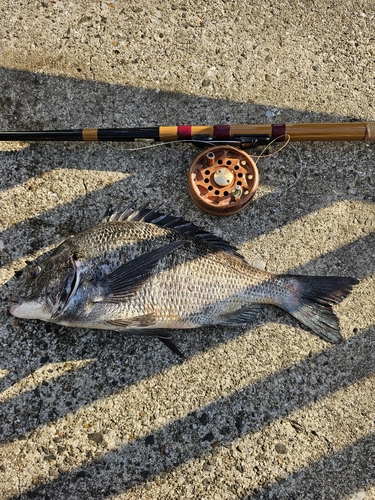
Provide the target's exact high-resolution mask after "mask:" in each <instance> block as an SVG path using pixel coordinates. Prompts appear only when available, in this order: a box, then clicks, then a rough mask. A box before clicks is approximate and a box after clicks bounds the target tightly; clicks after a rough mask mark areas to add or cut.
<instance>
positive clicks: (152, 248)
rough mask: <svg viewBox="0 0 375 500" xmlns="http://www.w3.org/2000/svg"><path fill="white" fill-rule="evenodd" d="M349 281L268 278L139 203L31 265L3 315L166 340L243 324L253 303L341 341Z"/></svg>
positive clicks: (205, 236)
mask: <svg viewBox="0 0 375 500" xmlns="http://www.w3.org/2000/svg"><path fill="white" fill-rule="evenodd" d="M357 282H358V280H356V279H355V278H343V277H321V276H314V277H313V276H293V275H274V274H271V273H268V272H265V271H262V270H260V269H257V268H254V267H252V266H250V265H249V263H247V262H246V260H245V259H244V258H243V257H242V256H241V255H240V254H239V253H238V251H237V250H236V248H235V247H233V246H232V245H231V244H230V243H228V242H226V241H224V240H222V239H221V238H219V237H217V236H215V235H213V234H211V233H208V232H206V231H204V230H203V229H202V228H200V227H198V226H196V225H195V224H192V223H189V222H186V221H185V220H184V219H182V218H180V217H178V218H177V217H173V216H171V215H164V214H161V213H159V212H158V211H156V210H152V209H148V208H147V207H142V208H141V209H139V210H133V209H132V208H129V209H127V210H126V211H124V212H120V211H116V212H113V213H110V212H108V213H107V215H106V216H105V218H104V219H103V221H101V222H100V223H99V224H98V225H96V226H94V227H92V228H90V229H87V230H85V231H82V232H81V233H78V234H77V235H75V236H70V237H68V238H67V239H66V240H64V241H63V242H62V243H61V244H60V245H59V246H58V247H57V248H56V249H55V250H54V251H53V252H52V253H51V254H50V255H49V256H47V257H44V258H43V259H41V260H40V261H37V262H35V263H34V264H33V265H32V266H31V268H30V270H29V272H28V276H27V278H26V280H25V282H24V283H23V285H22V286H21V288H20V290H19V291H18V293H17V294H16V295H15V296H13V297H12V299H11V300H12V302H13V305H12V306H11V308H10V312H11V314H13V315H14V316H16V317H19V318H25V319H40V320H44V321H50V322H53V323H57V324H61V325H65V326H71V327H80V328H97V329H110V330H115V331H128V332H129V333H132V334H139V335H151V336H155V337H158V338H160V339H162V340H163V341H164V342H165V343H167V345H168V346H169V347H171V348H172V349H173V350H174V351H175V352H178V353H179V351H178V349H177V347H175V346H174V344H173V343H172V341H168V340H167V339H170V337H171V334H172V331H173V329H190V328H198V327H201V326H205V325H226V326H232V325H245V324H247V323H249V322H251V320H252V319H253V317H254V315H255V314H256V313H257V311H258V308H259V306H260V305H261V304H274V305H276V306H278V307H281V308H282V309H284V310H286V311H288V312H289V313H290V314H292V315H293V316H294V317H296V318H297V319H299V320H300V321H301V322H302V323H304V324H305V325H306V326H308V327H309V328H310V329H311V330H312V331H313V332H314V333H316V334H317V335H319V336H320V337H322V338H324V339H325V340H328V341H330V342H339V341H340V340H341V335H340V328H339V323H338V319H337V317H336V315H335V313H334V312H333V310H332V305H334V304H336V303H338V302H340V301H341V300H342V299H343V298H345V297H346V296H347V295H348V293H349V292H350V291H351V289H352V287H353V286H354V285H355V284H356V283H357Z"/></svg>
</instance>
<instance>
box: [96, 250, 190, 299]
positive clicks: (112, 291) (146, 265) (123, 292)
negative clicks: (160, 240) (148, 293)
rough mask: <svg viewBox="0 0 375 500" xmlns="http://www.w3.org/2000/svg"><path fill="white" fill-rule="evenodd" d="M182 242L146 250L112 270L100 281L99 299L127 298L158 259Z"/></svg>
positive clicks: (143, 279) (145, 278) (142, 281)
mask: <svg viewBox="0 0 375 500" xmlns="http://www.w3.org/2000/svg"><path fill="white" fill-rule="evenodd" d="M183 244H184V241H173V242H172V243H168V244H167V245H164V246H163V247H160V248H157V249H155V250H152V251H151V252H146V253H144V254H143V255H141V256H140V257H137V258H136V259H133V260H132V261H130V262H126V263H125V264H123V265H122V266H120V267H118V268H117V269H115V270H114V271H112V272H111V273H110V274H108V275H107V276H106V277H105V278H104V279H103V280H102V282H101V286H102V288H103V290H104V297H103V298H102V299H101V301H102V302H123V301H124V300H126V299H128V298H129V297H130V296H131V295H132V294H134V293H135V292H136V291H137V289H138V288H139V286H140V285H141V284H142V283H144V282H145V281H146V280H147V278H149V277H150V275H151V274H152V272H153V270H154V268H155V266H156V264H157V263H158V262H159V260H160V259H162V258H163V257H165V256H167V255H169V254H170V253H172V252H173V251H174V250H176V248H178V247H180V246H181V245H183Z"/></svg>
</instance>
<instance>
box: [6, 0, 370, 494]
mask: <svg viewBox="0 0 375 500" xmlns="http://www.w3.org/2000/svg"><path fill="white" fill-rule="evenodd" d="M0 6H1V13H2V14H1V25H0V35H1V36H0V129H2V130H22V129H34V130H38V129H63V128H81V127H120V126H124V127H132V126H148V125H150V126H152V125H158V124H160V125H174V124H213V123H256V122H260V123H270V122H286V123H293V122H310V121H317V122H318V121H324V122H328V121H347V120H360V121H364V120H368V121H371V120H372V121H375V108H374V96H375V80H374V77H375V63H374V60H375V35H374V34H375V7H374V2H373V1H372V0H367V1H346V2H343V1H340V0H315V1H308V0H305V1H296V0H290V1H289V2H287V1H278V2H276V1H274V0H265V1H260V0H255V1H254V2H246V1H244V0H242V1H220V0H214V1H210V2H204V1H202V0H197V1H196V2H191V1H187V2H186V1H184V2H182V1H180V0H175V1H174V2H170V1H169V0H166V1H160V0H154V1H150V0H137V1H134V0H130V1H127V2H125V1H116V0H113V1H101V2H95V1H94V2H88V1H85V0H75V1H66V2H63V1H60V0H52V1H51V0H45V1H40V0H23V1H22V0H21V1H20V2H13V1H10V0H0ZM136 147H139V146H136ZM196 154H197V150H196V149H194V148H193V147H192V146H188V145H178V144H173V145H171V146H170V147H166V146H161V147H156V148H153V149H139V150H136V151H134V150H131V146H130V145H126V144H114V143H100V144H99V143H95V144H93V143H28V144H26V143H2V144H0V169H1V178H0V179H1V180H0V186H1V190H0V203H1V210H0V225H1V234H0V240H1V241H0V259H1V268H0V279H1V309H0V316H1V319H0V321H1V323H0V342H1V350H0V375H1V380H0V384H1V391H2V392H1V395H0V432H1V445H0V457H1V464H0V497H1V498H2V499H9V500H10V499H15V498H20V499H27V498H37V499H90V498H95V499H96V498H97V499H109V498H111V499H112V498H113V499H116V500H117V499H123V500H125V499H129V500H130V499H140V498H141V499H145V500H146V499H147V500H148V499H150V500H151V499H210V500H213V499H215V500H216V499H217V500H219V499H220V500H221V499H229V500H232V499H243V500H244V499H247V500H250V499H251V500H255V499H271V498H272V499H311V500H312V499H351V500H369V499H374V498H375V451H374V450H375V401H374V382H375V364H374V363H375V311H374V299H373V297H374V284H375V259H374V257H375V250H374V243H375V165H374V163H375V145H374V143H373V144H370V143H360V142H358V143H343V142H336V143H317V142H316V143H294V144H293V145H292V144H289V145H288V146H287V147H286V148H285V149H284V150H283V151H282V152H280V153H279V154H277V155H275V156H272V157H268V158H264V159H261V160H259V162H258V167H259V170H260V175H261V182H260V188H259V190H258V192H257V195H256V197H255V199H254V201H253V203H252V205H251V206H249V207H248V208H247V209H246V210H244V211H242V212H240V213H239V214H237V215H234V216H231V217H228V218H216V217H214V216H210V215H206V214H204V213H203V212H200V211H199V210H198V209H197V208H196V207H195V205H194V204H193V203H192V202H191V200H190V198H189V195H188V191H187V181H186V176H187V170H188V167H189V164H190V162H191V161H192V160H193V158H194V156H195V155H196ZM134 199H137V200H138V201H139V203H140V204H141V203H143V202H145V201H150V202H151V203H152V204H155V205H156V204H162V208H163V209H164V210H166V211H172V212H173V213H174V214H176V215H184V216H185V217H186V218H187V219H189V220H194V221H196V222H197V223H199V224H201V225H203V226H204V227H206V228H207V229H209V230H212V231H214V232H215V233H216V234H218V235H221V236H222V237H224V238H226V239H228V240H229V241H231V242H232V243H234V244H236V245H238V246H239V248H240V250H241V251H242V252H243V254H244V255H245V256H246V258H247V259H248V260H249V261H250V262H254V263H255V264H256V265H260V266H262V267H265V268H266V269H267V270H270V271H277V272H282V273H285V272H292V273H302V274H323V275H329V274H335V275H343V276H345V275H349V276H356V277H358V278H359V279H360V280H361V283H360V285H358V286H357V287H356V288H355V290H354V292H353V293H352V295H351V296H350V297H349V298H348V299H347V300H345V301H344V302H343V303H342V304H340V306H338V307H337V313H338V316H339V317H340V322H341V326H342V332H343V336H344V338H345V342H344V343H342V344H341V345H337V346H332V345H329V344H327V343H325V342H323V341H322V340H320V339H319V338H317V337H315V336H314V335H312V334H311V333H310V332H308V331H307V330H306V329H304V328H303V327H301V325H300V324H298V323H297V321H294V320H293V319H292V318H291V317H290V316H288V315H287V314H284V313H283V312H282V311H280V310H276V309H275V308H272V307H268V308H266V307H265V308H264V309H263V310H262V312H261V314H260V315H259V316H258V317H257V318H256V321H255V322H254V323H253V324H251V325H249V327H248V328H232V329H230V328H227V329H224V328H219V327H217V328H207V329H202V330H199V331H196V332H190V333H179V334H178V335H177V343H178V345H179V347H180V348H181V349H182V350H183V351H184V352H185V354H186V356H187V359H186V360H185V361H184V362H183V363H180V362H179V361H178V360H177V359H176V357H175V356H174V355H173V354H172V353H171V352H169V351H168V350H167V349H166V347H165V346H163V345H162V344H160V343H158V342H156V341H154V340H152V339H136V338H133V337H131V338H128V337H127V336H126V335H123V334H116V333H114V332H102V331H94V330H74V329H69V328H64V327H57V326H54V325H51V324H48V323H42V322H38V321H22V320H17V319H16V318H14V317H12V316H10V315H9V312H8V310H9V302H8V298H9V296H10V295H11V294H12V293H14V292H15V290H16V288H17V286H18V285H19V284H20V282H21V280H22V277H21V272H20V271H21V269H22V268H23V267H24V266H25V263H26V262H28V261H30V260H32V259H33V258H35V257H36V256H37V255H40V254H41V253H43V252H45V251H46V250H47V249H49V248H51V247H52V246H53V245H55V244H56V243H57V242H58V241H60V240H61V239H63V238H64V237H66V236H68V235H70V234H72V233H75V232H77V231H78V230H80V229H84V228H87V227H89V226H91V225H92V224H94V223H95V222H96V221H97V220H98V219H99V217H100V216H101V215H102V214H103V213H104V211H105V209H106V207H107V206H108V205H109V204H117V203H119V202H121V201H123V202H124V204H126V203H128V202H129V201H131V200H134Z"/></svg>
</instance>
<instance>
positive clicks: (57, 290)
mask: <svg viewBox="0 0 375 500" xmlns="http://www.w3.org/2000/svg"><path fill="white" fill-rule="evenodd" d="M76 255H77V253H75V252H74V249H72V248H71V245H69V244H65V242H64V243H62V244H61V245H60V246H59V247H57V248H56V250H55V251H54V252H53V253H52V254H51V255H49V256H47V257H45V258H43V259H42V260H40V262H37V261H35V262H34V263H32V264H30V265H29V266H28V267H27V269H26V278H25V280H24V282H23V283H22V285H21V286H20V288H19V289H18V290H17V292H16V294H15V295H12V297H11V298H10V300H11V302H12V305H11V307H10V313H11V314H12V315H13V316H16V317H17V318H23V319H39V320H43V321H53V318H54V317H55V316H56V315H57V314H58V313H59V311H60V310H61V309H62V307H63V306H64V304H66V302H67V299H68V298H69V296H70V295H71V293H72V290H73V289H74V288H75V283H76V281H77V280H76V274H77V273H76V270H77V266H75V265H74V262H75V261H74V257H73V256H76Z"/></svg>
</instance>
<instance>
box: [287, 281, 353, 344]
mask: <svg viewBox="0 0 375 500" xmlns="http://www.w3.org/2000/svg"><path fill="white" fill-rule="evenodd" d="M285 278H287V279H288V281H289V286H288V288H289V290H292V297H293V298H292V300H291V301H289V300H286V301H285V302H284V304H283V305H282V307H283V309H285V310H287V311H288V312H289V313H290V314H291V315H292V316H294V317H295V318H297V319H298V320H299V321H301V323H303V324H304V325H306V326H308V327H309V328H310V329H311V330H312V331H313V332H314V333H316V334H317V335H319V337H322V338H323V339H324V340H327V341H328V342H332V343H335V344H337V343H339V342H341V341H342V337H341V333H340V325H339V321H338V318H337V316H336V314H335V313H334V311H333V309H332V306H333V305H335V304H338V303H339V302H341V301H342V300H343V299H344V298H345V297H346V296H347V295H349V293H350V292H351V290H352V288H353V286H354V285H356V284H357V283H358V280H357V279H356V278H342V277H338V276H328V277H326V276H291V275H289V276H285Z"/></svg>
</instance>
